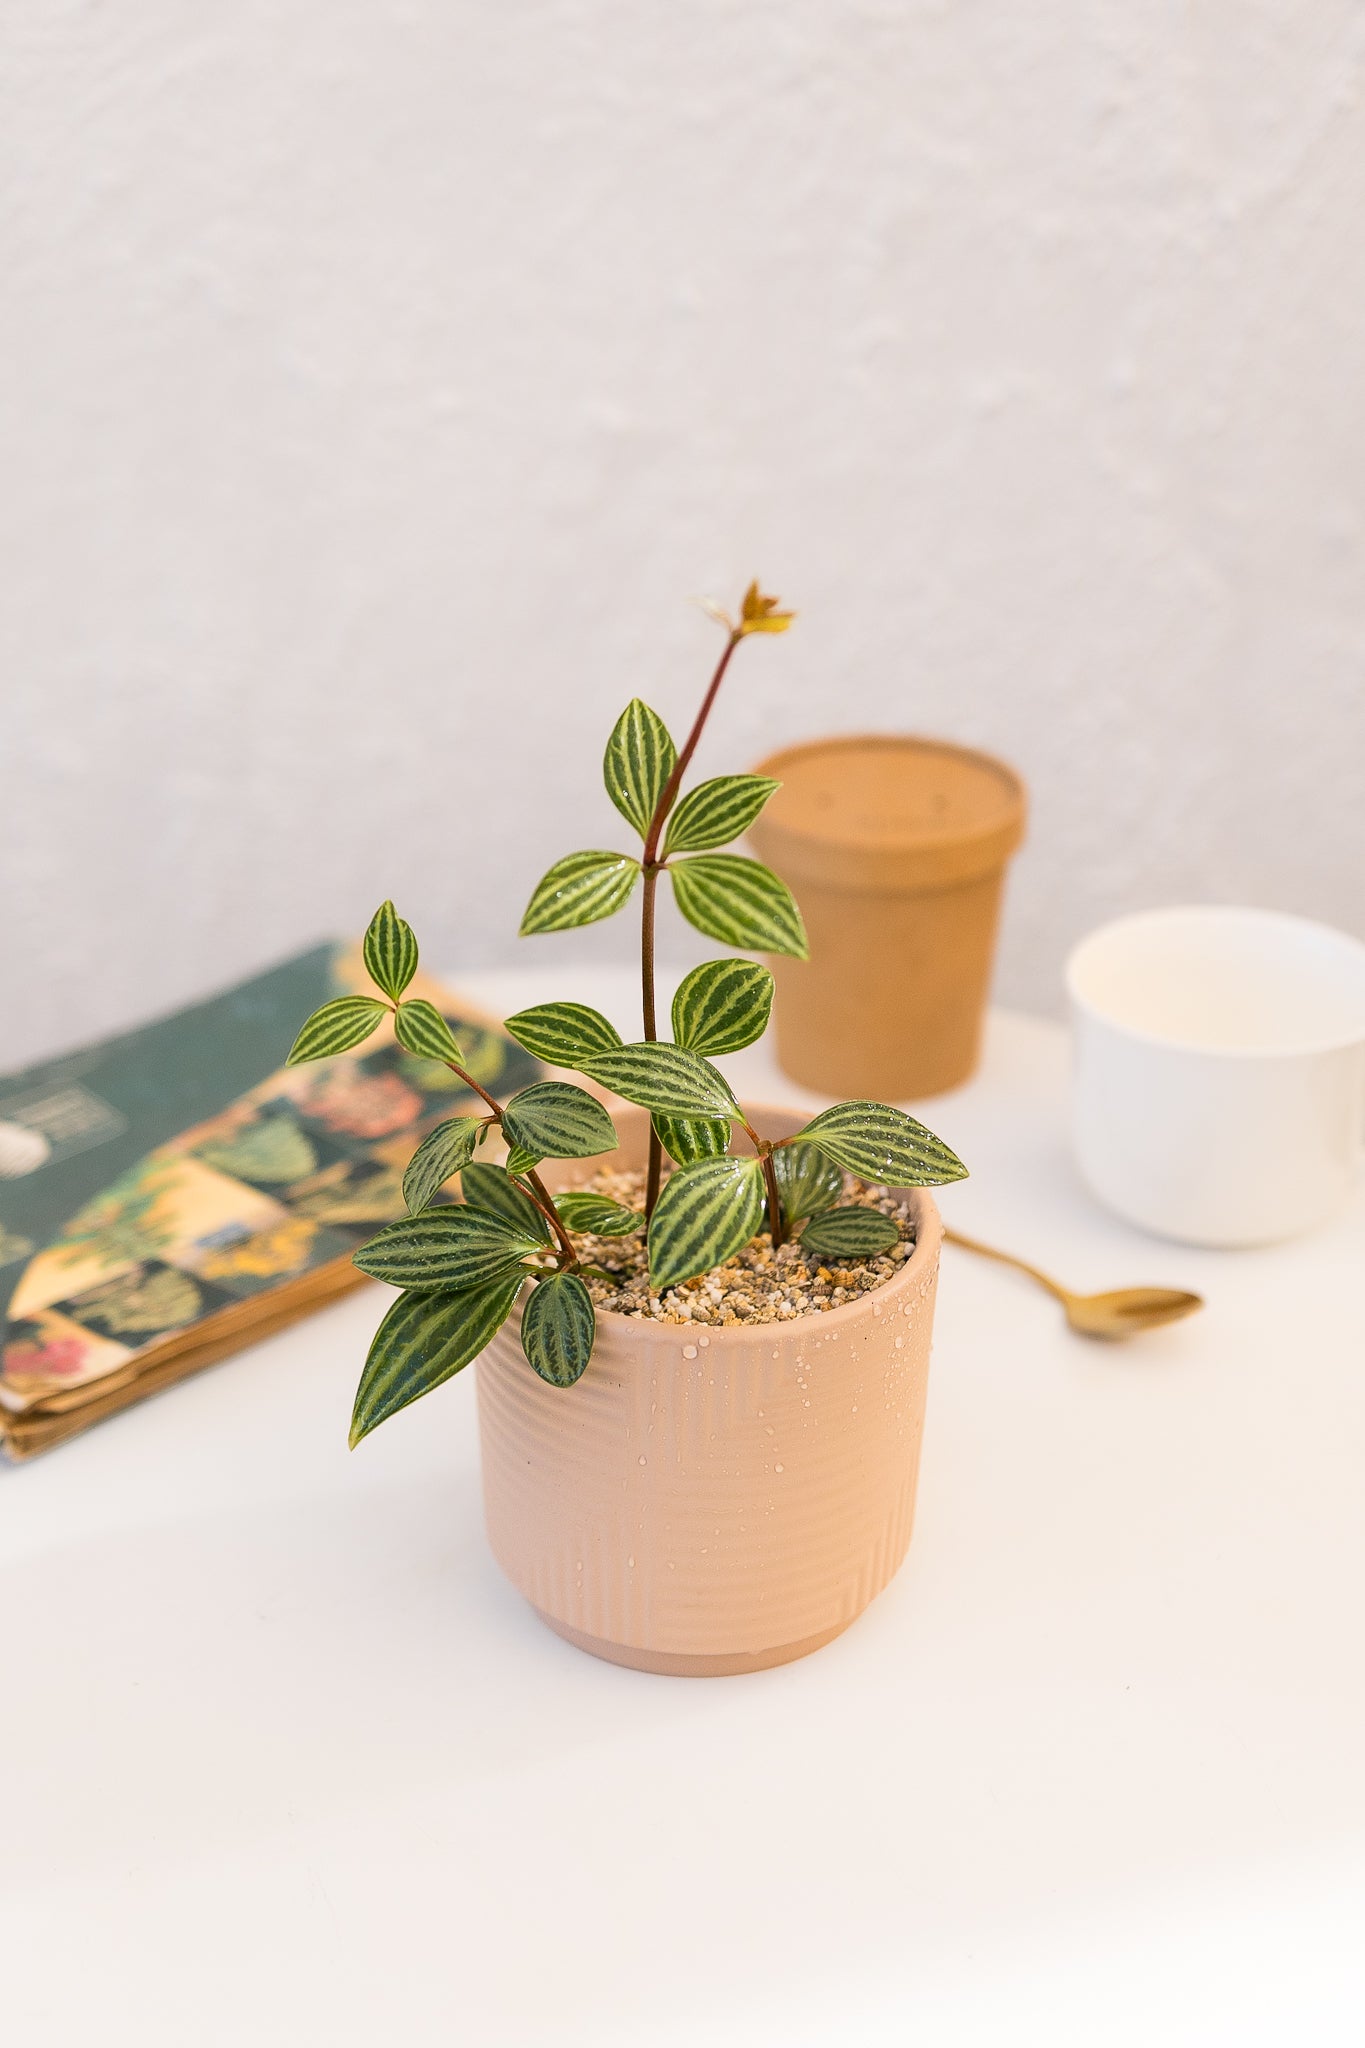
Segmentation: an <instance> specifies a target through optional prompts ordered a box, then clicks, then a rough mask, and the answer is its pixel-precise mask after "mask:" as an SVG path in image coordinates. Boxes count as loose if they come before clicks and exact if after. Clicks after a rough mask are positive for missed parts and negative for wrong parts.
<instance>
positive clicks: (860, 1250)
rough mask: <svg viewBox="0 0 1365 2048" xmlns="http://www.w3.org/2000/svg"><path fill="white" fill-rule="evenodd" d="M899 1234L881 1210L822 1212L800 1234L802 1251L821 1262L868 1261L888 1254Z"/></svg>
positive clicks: (834, 1210) (828, 1210)
mask: <svg viewBox="0 0 1365 2048" xmlns="http://www.w3.org/2000/svg"><path fill="white" fill-rule="evenodd" d="M899 1238H900V1232H899V1230H898V1229H897V1228H896V1226H895V1224H894V1223H893V1222H892V1220H891V1218H890V1217H889V1216H883V1214H882V1212H881V1210H880V1209H857V1208H853V1209H825V1210H823V1211H822V1212H821V1214H820V1215H818V1216H812V1217H811V1219H810V1222H809V1223H808V1224H807V1225H806V1227H805V1229H804V1230H803V1231H802V1233H801V1247H802V1250H803V1251H807V1252H814V1253H815V1254H816V1256H817V1257H818V1258H822V1259H870V1258H871V1257H872V1256H873V1255H874V1253H876V1252H889V1251H890V1249H891V1247H892V1245H893V1244H895V1243H897V1242H898V1241H899Z"/></svg>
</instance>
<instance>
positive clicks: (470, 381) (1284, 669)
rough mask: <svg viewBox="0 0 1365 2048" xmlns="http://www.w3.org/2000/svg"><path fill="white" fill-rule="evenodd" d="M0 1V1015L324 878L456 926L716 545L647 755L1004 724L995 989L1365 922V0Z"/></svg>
mask: <svg viewBox="0 0 1365 2048" xmlns="http://www.w3.org/2000/svg"><path fill="white" fill-rule="evenodd" d="M0 33H3V40H4V50H3V63H2V64H0V95H2V96H3V103H2V104H0V180H2V183H0V278H2V279H3V283H2V284H0V364H2V367H3V375H2V376H0V543H2V544H3V569H2V570H0V690H3V699H4V763H3V772H2V774H0V835H3V836H2V839H0V857H2V858H3V900H2V902H0V915H2V918H3V930H2V931H0V961H2V962H3V980H4V990H5V994H4V1002H3V1005H2V1006H0V1060H10V1059H12V1060H17V1059H19V1058H21V1057H25V1056H28V1055H30V1054H37V1053H39V1052H40V1051H42V1050H44V1049H46V1048H48V1047H55V1046H56V1045H58V1044H65V1043H70V1042H71V1041H73V1040H75V1039H77V1038H79V1037H81V1036H84V1035H85V1034H87V1033H90V1032H92V1031H95V1030H97V1029H102V1028H106V1027H112V1026H114V1025H117V1024H120V1023H123V1022H125V1021H129V1020H132V1019H133V1018H135V1017H137V1016H139V1015H141V1014H143V1013H145V1012H146V1011H148V1010H149V1009H154V1008H156V1007H158V1006H162V1005H167V1004H170V1003H172V1002H174V1001H177V1000H179V999H181V998H185V997H188V996H191V995H193V994H195V993H198V992H200V991H202V990H205V989H207V988H209V987H211V986H213V985H214V984H216V983H219V982H221V981H223V980H224V979H226V978H228V977H230V976H232V975H235V974H236V973H238V972H239V971H242V970H246V969H248V968H250V967H251V966H253V965H255V964H258V963H261V962H264V961H265V960H267V959H269V958H272V957H274V956H277V955H279V954H280V953H282V952H284V951H285V950H287V949H289V948H291V947H293V946H295V945H297V944H301V943H303V942H304V941H306V940H307V939H309V938H310V937H312V936H313V935H315V934H317V933H320V932H323V931H327V930H331V929H346V928H349V927H353V926H354V925H356V924H357V922H358V921H360V920H361V919H362V918H363V917H364V916H365V915H367V914H368V912H369V910H370V909H371V908H372V906H373V904H374V902H375V901H376V900H377V899H378V898H379V897H380V896H381V895H383V894H385V893H391V894H392V895H394V896H395V897H396V898H397V899H398V901H399V903H400V905H401V907H402V908H403V909H404V911H405V912H406V914H407V915H408V916H409V917H410V918H411V919H412V920H413V921H414V923H415V924H416V925H417V927H418V930H419V934H420V936H421V937H422V940H423V943H424V947H425V949H426V951H427V953H428V955H429V956H430V957H431V958H432V959H433V960H438V959H444V960H447V961H452V962H456V963H458V962H459V961H460V960H462V959H463V960H466V961H469V962H471V963H472V962H479V963H490V962H497V961H502V960H506V959H509V958H512V957H515V954H516V947H517V942H516V940H515V939H514V938H513V932H514V929H515V923H516V918H517V915H518V913H519V911H520V907H521V904H522V901H523V900H524V898H525V895H526V893H527V891H528V890H529V888H530V885H531V883H532V882H533V881H534V880H535V878H536V876H537V875H538V873H539V872H540V870H541V868H542V867H543V866H544V865H545V864H546V863H547V862H548V861H549V859H550V858H551V857H553V856H554V855H556V854H558V853H560V852H562V851H567V850H568V849H569V848H570V847H572V846H574V845H579V844H588V845H591V844H594V843H602V842H603V841H604V838H605V840H606V843H611V838H610V835H612V834H613V833H614V832H615V831H616V829H617V828H616V826H615V824H614V822H613V820H614V813H612V812H611V811H610V810H609V808H608V807H607V805H606V801H605V798H604V797H602V795H601V794H600V789H599V787H598V783H597V772H596V764H597V761H598V758H599V756H600V750H601V745H602V741H603V739H604V737H605V733H606V731H607V729H608V727H609V725H610V723H611V720H612V718H613V717H614V716H615V713H616V711H617V710H618V709H619V706H620V704H621V703H622V702H623V701H624V699H625V698H626V697H627V696H628V695H629V694H631V693H632V692H635V691H638V692H640V693H642V694H644V695H646V696H647V697H649V698H650V699H651V701H653V702H654V703H655V704H656V705H657V706H658V708H659V709H660V710H661V711H663V712H664V713H665V715H667V716H669V717H670V718H671V719H672V720H673V721H674V722H675V723H676V724H677V725H682V724H683V723H684V722H685V720H686V718H687V716H688V714H689V711H690V707H691V706H692V704H693V702H694V699H695V696H696V693H697V691H698V689H699V687H700V684H701V682H702V681H703V679H704V675H705V672H706V669H707V666H708V664H709V661H710V659H711V658H712V654H713V651H714V642H713V638H712V635H713V632H714V629H713V628H711V627H710V626H709V625H708V624H707V622H706V621H705V620H703V619H702V618H701V617H700V616H699V615H698V614H696V613H693V612H691V611H690V610H689V609H688V608H687V606H686V605H685V603H684V602H683V600H684V599H685V598H686V596H687V595H688V593H690V592H693V591H698V590H708V589H709V590H715V591H718V592H720V593H722V594H726V595H730V594H733V593H734V592H735V590H736V589H737V587H738V586H740V585H741V584H742V583H743V581H744V580H746V579H747V577H748V576H749V575H750V574H751V573H754V572H757V573H759V574H761V575H762V576H763V577H764V578H765V579H767V580H768V582H769V584H770V586H771V587H773V588H775V589H777V590H779V591H780V592H782V593H783V595H784V596H786V597H788V598H789V599H790V600H791V601H792V602H793V603H795V604H796V605H797V606H799V608H800V610H801V614H802V617H801V620H800V624H799V627H798V629H797V630H796V631H795V632H794V633H793V634H792V635H790V636H789V638H788V639H787V640H786V641H784V642H783V641H779V642H774V643H770V644H765V645H760V646H756V647H754V648H752V649H746V650H744V655H743V659H742V662H741V663H740V664H739V665H738V666H737V668H736V671H735V674H734V682H733V686H732V687H730V688H729V691H728V694H727V696H726V698H725V700H724V703H723V707H722V710H721V712H720V714H719V716H718V718H717V720H716V723H715V731H714V738H713V739H712V741H711V742H710V744H709V746H708V749H707V753H706V758H705V760H704V762H703V764H702V765H703V766H704V767H705V768H706V769H707V770H708V771H710V772H714V771H715V770H716V769H717V768H718V767H720V766H722V765H727V766H735V767H738V766H741V765H745V764H746V763H747V762H748V760H750V759H751V758H752V757H754V756H755V755H756V754H757V753H758V752H759V751H761V750H763V749H766V748H767V747H768V746H770V745H771V744H774V743H776V742H777V741H779V740H782V739H785V738H788V737H792V736H798V735H803V734H807V733H815V732H818V731H820V730H822V729H829V728H850V727H877V726H891V727H900V728H910V729H921V730H928V731H934V732H939V733H943V734H948V735H952V736H957V737H961V738H965V739H968V740H974V741H978V742H981V743H984V744H986V745H988V746H990V747H993V748H995V749H997V750H999V751H1000V752H1002V753H1004V754H1006V755H1007V756H1009V757H1010V758H1011V759H1012V760H1014V761H1015V762H1017V763H1018V764H1019V766H1020V767H1021V768H1022V769H1023V771H1024V772H1025V774H1026V775H1027V777H1028V779H1029V781H1030V783H1031V785H1032V788H1033V794H1034V802H1035V813H1034V822H1033V832H1032V839H1031V843H1030V845H1029V848H1028V851H1027V854H1026V855H1025V856H1024V858H1023V859H1022V860H1021V861H1020V863H1019V865H1018V867H1017V869H1016V872H1015V880H1014V886H1013V889H1012V893H1011V898H1010V903H1009V912H1008V930H1007V935H1006V943H1005V949H1004V958H1003V961H1002V972H1001V983H1000V987H1001V992H1002V994H1003V995H1005V996H1006V997H1007V998H1009V999H1012V1000H1015V1001H1020V1002H1024V1003H1028V1004H1033V1005H1035V1006H1038V1007H1044V1008H1046V1007H1051V1006H1052V1005H1053V1004H1054V1003H1055V1001H1056V995H1057V977H1058V967H1059V962H1060V959H1061V956H1062V953H1063V951H1064V949H1065V947H1066V945H1067V943H1068V942H1069V940H1070V939H1071V938H1072V937H1073V936H1074V935H1075V934H1077V933H1078V932H1080V931H1082V930H1083V929H1085V928H1086V927H1087V926H1088V925H1090V924H1091V923H1093V922H1094V921H1095V920H1097V919H1099V918H1102V917H1104V916H1107V915H1109V914H1111V913H1113V912H1115V911H1118V910H1122V909H1124V908H1127V907H1130V906H1134V905H1139V904H1146V903H1153V902H1159V901H1163V900H1171V899H1178V898H1187V897H1225V898H1226V897H1231V898H1247V899H1254V900H1258V901H1262V902H1266V903H1272V904H1277V905H1282V906H1285V907H1289V908H1293V909H1298V910H1301V911H1306V912H1309V913H1313V914H1316V915H1319V916H1323V917H1326V918H1329V919H1332V920H1335V921H1337V922H1340V923H1342V924H1344V925H1346V926H1348V927H1351V928H1353V929H1355V930H1357V931H1365V744H1363V743H1365V692H1363V691H1362V686H1361V677H1362V667H1365V395H1363V392H1362V379H1361V364H1362V339H1365V335H1363V333H1362V330H1363V329H1365V225H1363V223H1365V204H1363V202H1365V111H1363V110H1362V102H1361V80H1362V67H1363V65H1365V8H1362V6H1361V5H1360V4H1353V0H1202V4H1200V0H1130V4H1128V5H1125V6H1122V7H1119V6H1114V5H1112V4H1109V0H1093V4H1088V0H1014V4H1011V5H1009V6H1000V5H997V6H988V5H985V4H969V0H961V4H956V5H954V4H948V0H938V4H933V0H842V4H835V0H771V4H770V0H694V4H692V5H689V6H684V7H667V8H665V7H650V6H644V7H642V6H639V5H627V4H622V0H618V4H612V0H526V4H518V5H513V6H504V7H489V6H479V5H476V4H474V0H387V4H385V0H365V4H358V0H254V4H252V0H235V4H234V5H231V6H216V7H210V6H199V7H189V6H185V5H183V4H176V0H119V4H118V5H116V6H109V5H95V4H79V0H7V4H6V5H5V6H4V8H3V10H0ZM528 943H529V944H535V945H538V946H543V947H554V946H561V947H563V948H564V949H565V951H566V953H567V951H568V950H569V949H573V950H579V951H581V950H582V949H583V948H584V946H585V945H592V946H597V947H600V948H602V949H603V950H604V951H607V952H612V953H614V954H616V955H617V956H618V957H625V955H626V953H627V951H628V950H629V948H630V947H631V945H632V944H633V932H632V930H631V929H630V928H629V927H628V926H627V924H626V923H625V922H624V921H618V922H617V923H616V924H614V925H611V926H605V927H601V928H599V930H598V932H597V933H596V934H595V935H588V936H587V937H586V938H584V937H579V938H574V939H565V940H554V941H550V940H539V941H534V942H528ZM667 944H668V946H669V948H670V950H671V951H672V952H673V953H674V954H675V956H676V955H677V954H678V953H680V952H681V953H683V954H684V955H685V952H686V950H687V945H688V941H687V940H686V939H685V938H683V937H682V936H681V934H679V933H677V932H670V933H669V934H668V935H667Z"/></svg>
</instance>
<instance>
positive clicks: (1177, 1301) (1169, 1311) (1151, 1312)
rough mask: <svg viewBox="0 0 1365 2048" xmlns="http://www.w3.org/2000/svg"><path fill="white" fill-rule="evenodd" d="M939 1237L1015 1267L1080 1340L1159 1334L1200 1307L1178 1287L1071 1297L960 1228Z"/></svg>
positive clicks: (1023, 1261)
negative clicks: (1052, 1300) (1053, 1302)
mask: <svg viewBox="0 0 1365 2048" xmlns="http://www.w3.org/2000/svg"><path fill="white" fill-rule="evenodd" d="M943 1235H944V1236H945V1237H946V1238H947V1240H948V1242H949V1244H960V1245H961V1246H962V1249H963V1250H964V1251H968V1252H979V1253H980V1255H981V1257H982V1258H983V1259H998V1260H999V1261H1000V1264H1001V1265H1002V1266H1017V1267H1018V1269H1019V1271H1020V1272H1021V1273H1027V1274H1028V1276H1029V1278H1030V1280H1036V1281H1037V1282H1038V1285H1039V1286H1040V1287H1046V1289H1047V1291H1048V1293H1049V1294H1051V1295H1055V1297H1056V1299H1057V1300H1058V1301H1060V1303H1061V1304H1062V1307H1063V1308H1064V1309H1065V1311H1066V1319H1067V1321H1068V1323H1070V1325H1071V1327H1072V1329H1073V1330H1079V1331H1080V1334H1081V1335H1082V1336H1083V1337H1103V1338H1105V1339H1107V1340H1108V1341H1109V1342H1111V1343H1113V1342H1115V1341H1116V1340H1117V1339H1118V1338H1120V1337H1136V1336H1137V1335H1138V1334H1139V1333H1140V1332H1141V1331H1143V1330H1158V1329H1160V1327H1161V1325H1162V1324H1163V1323H1175V1322H1178V1321H1179V1320H1180V1318H1181V1316H1189V1315H1193V1314H1194V1311H1195V1310H1196V1309H1197V1308H1202V1307H1203V1306H1204V1297H1203V1296H1202V1295H1201V1294H1188V1293H1186V1291H1185V1289H1184V1288H1182V1287H1116V1288H1114V1289H1113V1290H1112V1291H1111V1292H1110V1293H1108V1294H1073V1293H1072V1292H1071V1291H1070V1289H1069V1288H1066V1287H1062V1286H1059V1284H1058V1283H1057V1281H1055V1280H1052V1279H1049V1277H1048V1275H1047V1274H1046V1273H1040V1272H1039V1271H1038V1268H1037V1267H1036V1266H1030V1264H1029V1263H1028V1260H1027V1259H1016V1258H1015V1257H1014V1254H1013V1253H1012V1252H998V1251H997V1250H996V1249H995V1247H994V1245H989V1244H978V1242H977V1240H976V1239H975V1238H974V1237H964V1236H963V1235H962V1232H961V1231H960V1230H945V1231H944V1233H943Z"/></svg>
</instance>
